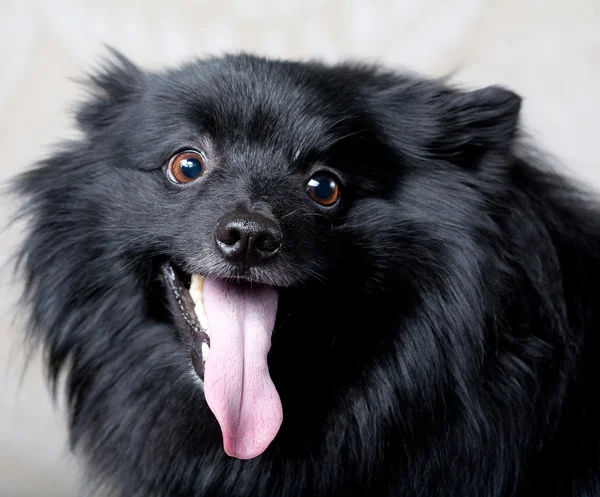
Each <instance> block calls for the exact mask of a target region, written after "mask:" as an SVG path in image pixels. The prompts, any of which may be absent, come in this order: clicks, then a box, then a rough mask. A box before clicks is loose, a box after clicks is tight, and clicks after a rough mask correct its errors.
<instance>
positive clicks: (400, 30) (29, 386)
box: [0, 0, 600, 497]
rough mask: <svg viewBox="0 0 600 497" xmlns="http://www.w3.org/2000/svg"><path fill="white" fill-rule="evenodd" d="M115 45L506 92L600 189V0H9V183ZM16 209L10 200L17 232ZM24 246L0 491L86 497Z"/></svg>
mask: <svg viewBox="0 0 600 497" xmlns="http://www.w3.org/2000/svg"><path fill="white" fill-rule="evenodd" d="M104 44H108V45H111V46H113V47H115V48H117V49H119V50H120V51H122V52H123V53H124V54H125V55H127V56H128V57H130V58H132V59H133V60H134V61H135V62H137V63H138V64H140V65H142V66H145V67H148V68H157V67H161V66H165V65H166V66H168V65H174V64H179V63H181V62H184V61H187V60H190V59H193V58H196V57H202V56H206V55H209V54H210V55H212V54H219V53H222V52H228V51H229V52H231V51H234V52H237V51H240V50H245V51H249V52H254V53H258V54H262V55H271V56H277V57H290V58H300V59H309V58H316V59H321V60H324V61H331V62H334V61H338V60H342V59H361V60H365V61H379V62H381V63H385V64H388V65H390V66H393V67H396V68H398V69H402V68H408V69H410V70H411V71H413V70H415V71H419V72H421V73H423V74H425V75H431V76H441V75H448V74H453V75H454V80H455V81H458V82H461V83H464V84H466V85H470V86H482V85H488V84H504V85H507V86H510V87H512V88H513V89H514V90H516V91H517V92H518V93H520V94H521V95H522V96H523V97H524V98H525V100H524V107H523V121H524V125H525V127H526V129H527V131H528V132H529V133H531V134H533V135H535V136H536V137H537V138H538V140H539V141H540V142H541V143H542V145H543V146H545V148H546V149H547V150H549V151H550V152H551V153H553V154H554V155H555V156H556V157H557V158H558V159H559V160H560V161H562V163H563V164H565V167H567V168H568V169H569V171H570V173H572V174H573V175H576V176H578V177H579V178H581V179H582V180H583V181H585V182H587V183H589V184H591V185H592V186H594V187H596V188H600V159H599V158H598V150H599V148H598V141H599V140H600V124H599V121H600V0H571V1H569V2H567V1H566V0H540V1H535V0H453V1H452V2H449V1H443V0H390V1H375V0H371V1H368V2H367V1H359V0H356V1H352V0H329V1H327V2H319V1H316V0H303V1H301V2H300V1H296V2H292V1H287V0H272V1H260V0H238V1H230V0H221V1H218V2H209V1H201V0H196V1H192V0H187V1H186V0H169V1H168V2H164V1H155V0H145V1H139V2H133V1H128V0H93V1H92V0H52V1H50V0H47V1H44V0H0V182H4V181H6V180H7V179H8V178H9V177H10V176H12V175H14V174H16V173H18V172H21V171H24V170H25V169H26V168H27V167H28V166H29V165H30V164H31V163H32V162H34V161H36V160H37V159H40V158H42V157H44V156H45V155H46V154H47V153H48V152H49V150H50V148H51V147H52V145H53V143H55V142H56V141H57V140H59V139H60V138H65V137H68V136H70V135H71V134H72V133H73V129H72V127H71V126H72V122H71V109H72V105H73V103H74V102H76V101H77V100H78V99H79V98H81V96H82V91H81V90H80V88H79V87H78V86H77V84H76V83H75V79H76V78H79V77H81V76H82V75H83V73H84V72H85V71H88V70H90V69H91V68H93V67H95V66H96V65H97V64H98V63H99V61H100V60H101V57H102V56H104V55H105V54H106V48H105V45H104ZM599 191H600V190H599ZM15 209H16V206H15V205H13V203H12V201H11V200H10V199H9V198H7V197H6V196H3V197H0V225H1V226H2V227H3V226H4V225H5V223H6V222H7V220H8V219H9V216H10V215H11V214H12V213H14V212H15ZM18 240H19V231H18V229H14V228H12V229H10V230H8V231H7V232H3V234H2V235H1V236H0V267H2V273H1V281H0V497H5V496H7V497H30V496H41V495H44V496H45V497H53V496H60V497H69V496H75V495H81V494H80V493H78V491H77V462H76V461H74V460H73V459H72V458H71V457H69V455H68V450H67V445H66V435H65V429H64V417H63V412H61V410H60V406H57V408H58V410H55V408H54V407H53V405H52V404H51V401H50V397H49V394H48V389H47V387H46V384H45V382H44V380H43V378H42V367H41V365H40V360H39V357H37V356H34V357H33V358H32V360H31V363H30V365H29V368H28V369H27V370H24V367H23V365H24V357H25V354H24V352H23V347H22V345H21V338H20V337H21V335H20V332H21V331H22V330H21V325H20V323H19V321H20V318H22V316H20V311H17V307H16V302H17V300H18V292H19V291H20V286H19V281H18V279H14V278H13V277H12V275H11V273H10V266H7V265H8V263H9V257H10V255H11V252H12V251H13V250H14V247H15V245H16V243H17V242H18Z"/></svg>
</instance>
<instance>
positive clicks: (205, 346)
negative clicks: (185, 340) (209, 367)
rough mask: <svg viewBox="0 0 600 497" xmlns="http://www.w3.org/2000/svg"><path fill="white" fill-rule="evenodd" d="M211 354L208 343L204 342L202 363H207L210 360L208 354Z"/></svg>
mask: <svg viewBox="0 0 600 497" xmlns="http://www.w3.org/2000/svg"><path fill="white" fill-rule="evenodd" d="M209 352H210V347H209V346H208V344H207V343H206V342H202V361H204V362H206V360H207V359H208V354H209Z"/></svg>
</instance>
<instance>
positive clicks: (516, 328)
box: [17, 54, 600, 497]
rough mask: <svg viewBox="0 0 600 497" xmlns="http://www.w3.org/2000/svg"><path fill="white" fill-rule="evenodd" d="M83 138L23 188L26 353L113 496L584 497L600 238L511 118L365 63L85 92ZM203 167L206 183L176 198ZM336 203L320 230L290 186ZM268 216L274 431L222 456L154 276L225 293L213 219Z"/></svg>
mask: <svg viewBox="0 0 600 497" xmlns="http://www.w3.org/2000/svg"><path fill="white" fill-rule="evenodd" d="M90 79H91V85H90V88H91V89H92V95H90V97H89V99H88V100H87V101H86V102H85V103H83V105H81V106H80V108H79V110H78V112H77V122H78V124H79V126H80V128H81V130H82V131H83V134H82V137H81V138H80V139H78V140H76V141H73V142H70V143H64V144H62V145H63V146H62V147H61V150H60V151H58V152H56V153H55V154H54V155H53V156H52V157H50V158H48V159H47V160H45V161H43V162H42V163H40V164H38V165H36V166H35V167H33V168H31V169H30V170H29V171H26V172H24V174H23V175H22V176H21V177H19V179H18V182H17V188H18V192H19V193H20V194H21V195H22V196H23V198H24V199H25V200H26V202H25V203H24V207H23V209H24V210H23V214H24V216H26V217H27V219H28V223H29V224H28V234H27V236H26V238H25V239H24V242H23V245H22V250H21V253H20V267H21V269H22V271H23V273H24V275H25V280H26V289H27V290H26V295H25V298H26V299H27V302H28V304H29V305H30V316H31V321H30V335H31V337H32V338H33V339H34V340H35V341H37V342H40V343H41V344H42V345H43V347H44V348H45V350H46V352H47V364H48V372H49V376H50V378H51V380H52V381H55V380H56V379H57V378H58V377H59V374H60V373H61V372H62V371H64V372H65V373H66V382H67V383H66V388H67V393H68V398H69V401H70V433H71V441H72V444H73V447H74V449H75V450H77V451H78V452H79V453H80V454H82V455H84V456H85V459H86V462H87V465H88V467H89V474H90V477H91V478H92V479H93V481H94V482H95V483H102V484H103V485H109V486H111V487H114V492H115V493H114V495H119V496H123V497H125V496H127V497H131V496H138V495H139V496H149V495H157V496H164V497H167V496H169V497H183V496H186V497H192V496H193V497H200V496H229V497H235V496H257V497H269V496H274V497H275V496H297V497H300V496H344V497H349V496H359V495H360V496H376V497H386V496H390V497H391V496H403V497H413V496H421V497H456V496H461V497H516V496H519V497H542V496H543V497H559V496H560V497H591V496H596V495H599V494H600V478H599V476H600V446H599V440H600V433H599V427H600V408H599V407H598V400H597V398H596V397H597V396H598V391H599V387H600V385H599V384H598V377H599V376H598V373H599V371H598V368H599V366H598V364H599V362H600V361H598V358H597V357H596V355H597V354H598V353H599V352H600V350H599V343H598V333H599V331H600V330H599V329H598V328H599V317H598V316H599V315H598V312H599V311H598V305H599V304H600V302H599V300H600V263H599V262H600V217H599V214H598V212H599V211H598V207H597V205H596V204H595V203H594V201H593V200H592V199H591V198H590V196H589V195H588V194H587V193H585V192H583V191H582V190H581V189H579V188H578V187H576V186H574V185H573V184H572V183H571V182H570V181H568V180H567V179H565V178H563V177H561V176H560V175H559V174H557V173H556V172H553V171H552V170H551V168H550V167H549V164H548V161H547V160H546V159H545V158H544V157H543V156H542V155H541V154H537V153H535V151H534V149H533V148H532V147H531V146H530V145H527V144H526V143H525V141H524V139H523V138H522V137H521V132H520V130H519V111H520V106H521V99H520V97H519V96H517V95H515V94H514V93H513V92H511V91H509V90H508V89H505V88H501V87H488V88H483V89H479V90H476V91H467V90H465V89H460V88H456V87H453V86H450V85H449V84H448V83H447V82H445V81H434V80H429V79H426V78H421V77H418V76H415V75H406V74H398V73H395V72H394V71H389V70H386V69H384V68H379V67H372V66H366V65H360V64H349V63H348V64H339V65H333V66H327V65H324V64H320V63H317V62H290V61H277V60H267V59H264V58H260V57H255V56H250V55H244V54H240V55H230V56H224V57H216V58H210V59H206V60H199V61H196V62H194V63H191V64H189V65H185V66H183V67H180V68H173V69H169V70H165V71H161V72H154V73H151V72H147V71H144V70H142V69H140V68H138V67H137V66H135V65H134V64H133V63H132V62H130V61H128V60H126V59H125V58H124V57H122V56H120V55H118V54H115V55H114V56H113V57H112V59H111V62H109V63H108V64H107V65H106V66H105V67H104V68H103V69H101V70H99V71H98V72H96V73H95V74H94V75H93V76H92V77H91V78H90ZM190 145H192V146H195V147H200V148H203V149H204V150H205V151H206V153H207V155H208V156H209V166H210V167H211V168H212V169H211V174H210V175H208V174H207V175H206V177H205V178H202V179H201V180H200V181H198V182H195V183H193V184H191V185H190V186H188V187H185V188H179V187H176V186H174V185H172V184H170V183H169V182H168V181H167V180H166V179H165V173H164V165H165V163H166V162H167V161H168V158H169V156H170V155H172V154H173V153H174V152H175V151H176V150H179V149H181V148H182V147H186V146H190ZM323 167H325V168H328V169H329V170H331V171H334V172H335V174H337V175H339V177H340V178H341V181H342V183H343V189H342V201H341V203H340V204H339V205H338V206H336V207H335V208H333V209H323V208H321V207H319V206H318V205H316V204H315V203H314V202H313V201H312V200H311V199H310V198H309V197H308V196H307V195H306V193H305V190H304V186H305V184H306V181H307V180H308V178H309V177H310V175H311V173H312V172H313V171H314V170H315V168H317V169H318V168H323ZM240 204H242V205H249V206H254V205H259V204H260V205H261V206H263V207H265V208H268V209H269V210H270V212H272V213H273V215H274V216H275V217H276V218H277V219H278V220H279V222H280V223H281V227H282V230H283V234H284V245H283V247H282V250H281V253H280V254H278V256H277V258H276V260H274V261H273V262H272V263H271V264H268V265H264V266H261V267H260V268H257V270H256V272H255V273H254V274H253V276H252V277H253V278H254V279H255V280H257V281H263V282H267V283H269V284H272V285H275V286H277V287H278V288H279V290H280V303H279V313H278V320H277V324H276V332H275V334H274V335H273V344H272V348H271V353H270V356H269V368H270V372H271V376H272V378H273V380H274V382H275V385H276V386H277V389H278V392H279V394H280V396H281V399H282V403H283V409H284V420H283V425H282V427H281V430H280V432H279V434H278V435H277V437H276V439H275V440H274V442H273V443H272V444H271V445H270V447H269V448H268V449H267V450H266V452H265V453H264V454H262V455H261V456H259V457H258V458H256V459H252V460H248V461H242V460H237V459H233V458H230V457H228V456H227V455H226V454H225V453H224V452H223V447H222V439H221V433H220V430H219V427H218V425H217V423H216V421H215V419H214V416H213V415H212V413H211V412H210V410H209V409H208V407H207V405H206V403H205V401H204V397H203V390H202V386H201V383H200V382H199V381H198V378H197V377H196V376H195V374H194V373H193V370H192V369H191V368H190V361H189V350H188V347H187V346H186V344H185V343H183V342H182V340H181V338H180V336H179V334H178V333H177V330H176V327H175V325H174V321H173V317H172V315H171V313H170V312H169V308H168V306H167V304H166V298H165V295H164V285H163V282H162V280H161V278H160V271H159V267H160V264H161V262H162V261H164V260H169V261H173V262H174V263H176V264H177V265H178V266H179V267H181V268H184V269H185V270H186V271H188V272H189V273H192V272H200V273H203V274H213V275H222V276H230V275H229V273H227V267H226V265H225V264H224V263H223V261H222V260H221V259H220V258H219V257H218V255H217V252H216V251H215V249H214V241H213V231H214V228H215V224H216V222H217V221H218V219H219V217H220V216H222V215H224V214H225V213H227V212H228V211H230V210H231V209H232V208H233V207H234V206H236V205H240Z"/></svg>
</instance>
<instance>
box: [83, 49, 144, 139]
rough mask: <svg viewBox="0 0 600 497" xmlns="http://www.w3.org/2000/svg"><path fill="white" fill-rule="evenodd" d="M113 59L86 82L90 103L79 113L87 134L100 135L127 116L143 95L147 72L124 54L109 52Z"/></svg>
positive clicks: (87, 101) (109, 59) (85, 103)
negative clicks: (134, 103)
mask: <svg viewBox="0 0 600 497" xmlns="http://www.w3.org/2000/svg"><path fill="white" fill-rule="evenodd" d="M108 50H109V52H110V54H111V56H110V57H108V58H107V59H105V60H104V63H103V64H102V66H101V67H100V69H99V70H97V71H95V72H94V73H92V74H88V75H87V79H86V80H84V81H83V84H84V86H85V87H86V88H87V89H88V95H89V96H88V99H87V100H86V101H85V102H83V103H82V104H81V105H80V106H79V108H78V109H77V111H76V114H75V116H76V120H77V123H78V124H79V126H80V127H81V128H82V129H83V131H85V132H87V133H90V132H95V131H100V130H102V129H104V128H106V127H107V126H109V125H110V124H111V123H113V122H114V121H116V120H117V119H118V118H119V116H121V115H122V114H124V112H125V110H126V109H127V108H128V106H129V105H130V104H131V103H132V102H134V101H136V100H137V99H138V98H139V97H140V95H141V93H142V87H143V85H142V83H143V79H144V78H143V76H144V74H143V72H142V71H141V70H140V69H139V68H138V67H137V66H136V65H135V64H134V63H133V62H131V61H130V60H129V59H127V58H126V57H125V56H124V55H122V54H121V53H120V52H118V51H116V50H114V49H112V48H110V47H109V48H108Z"/></svg>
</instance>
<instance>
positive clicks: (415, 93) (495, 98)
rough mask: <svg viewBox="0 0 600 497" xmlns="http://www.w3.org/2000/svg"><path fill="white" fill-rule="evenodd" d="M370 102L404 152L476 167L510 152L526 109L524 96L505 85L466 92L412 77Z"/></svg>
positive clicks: (387, 133)
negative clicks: (499, 153)
mask: <svg viewBox="0 0 600 497" xmlns="http://www.w3.org/2000/svg"><path fill="white" fill-rule="evenodd" d="M371 103H372V105H373V109H374V111H375V115H376V118H377V120H378V123H379V125H380V127H381V129H382V131H383V132H384V133H385V134H386V135H387V136H388V139H389V140H390V142H391V144H392V145H393V146H394V147H395V148H397V149H398V150H399V151H400V152H401V153H403V154H406V155H407V156H408V157H412V158H415V159H423V158H425V159H441V160H446V161H448V162H451V163H454V164H457V165H460V166H462V167H476V166H477V164H479V162H480V159H481V157H482V156H483V155H484V154H485V153H486V152H488V151H494V150H496V151H505V150H508V149H509V148H510V146H511V144H512V142H513V139H514V137H515V135H516V133H517V130H518V124H519V114H520V110H521V97H519V96H518V95H517V94H515V93H514V92H512V91H510V90H508V89H505V88H502V87H500V86H489V87H487V88H483V89H480V90H474V91H464V90H459V89H456V88H451V87H449V86H446V85H445V84H443V82H440V81H437V80H424V79H412V78H408V77H407V78H402V79H399V80H397V81H395V82H394V84H392V85H389V86H386V87H385V88H384V89H383V90H381V89H378V90H377V91H375V92H373V93H372V94H371Z"/></svg>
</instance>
